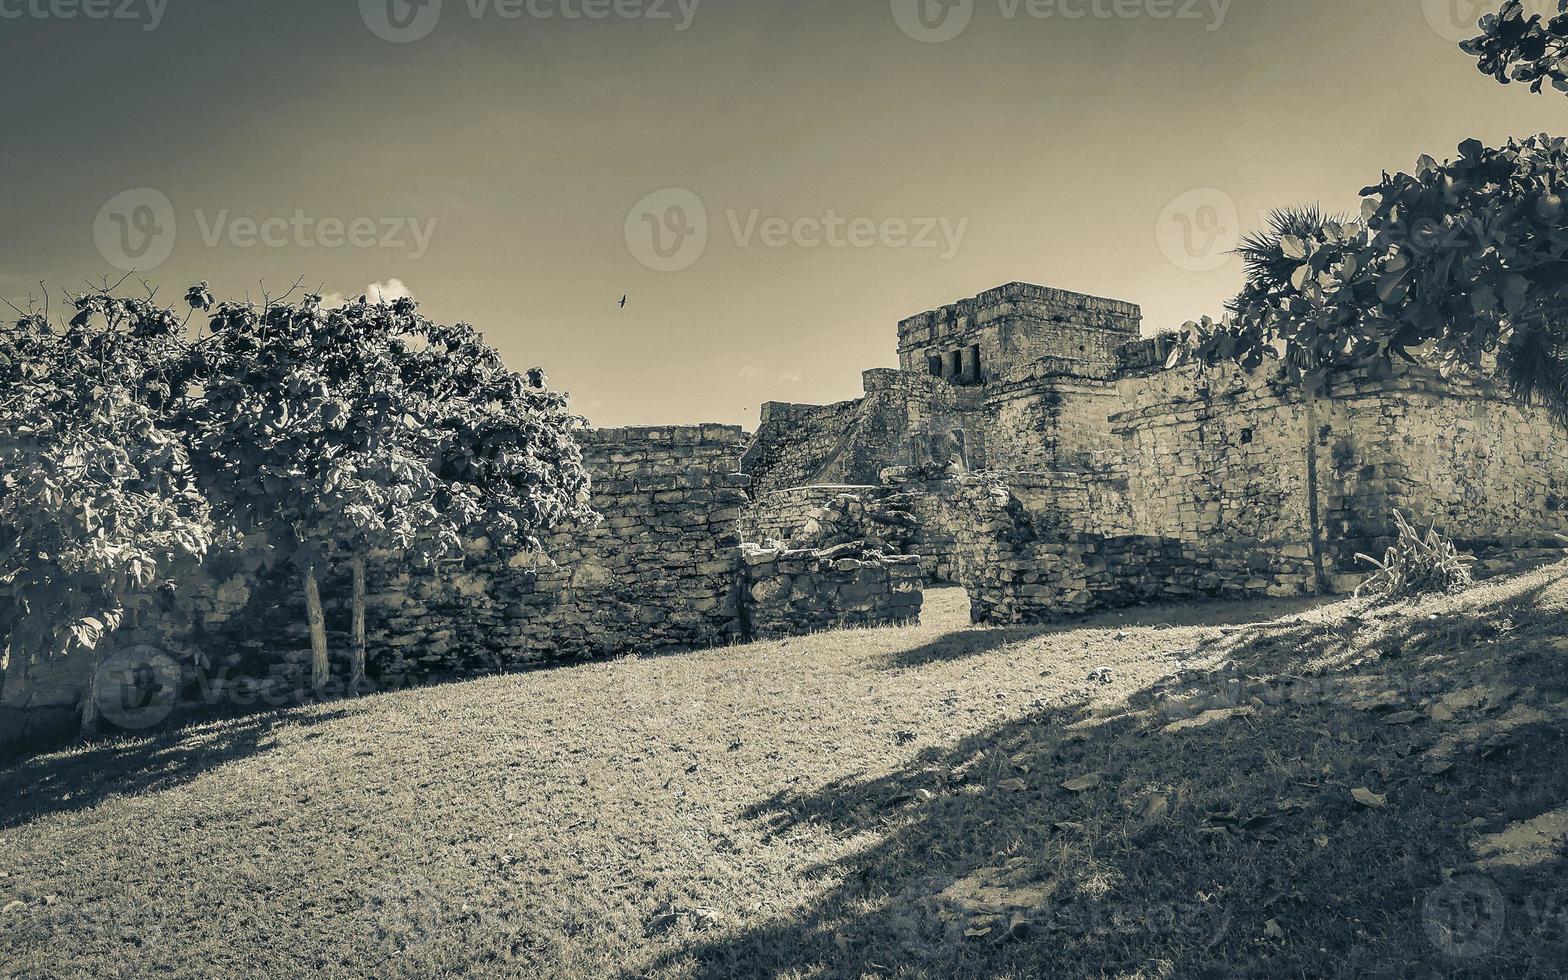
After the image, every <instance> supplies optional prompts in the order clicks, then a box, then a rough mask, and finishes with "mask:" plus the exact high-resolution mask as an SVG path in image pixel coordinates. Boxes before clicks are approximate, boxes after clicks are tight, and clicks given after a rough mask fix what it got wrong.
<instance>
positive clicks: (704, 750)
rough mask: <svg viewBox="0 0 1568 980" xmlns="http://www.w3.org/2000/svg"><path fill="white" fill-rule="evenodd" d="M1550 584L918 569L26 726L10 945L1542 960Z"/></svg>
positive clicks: (1517, 972)
mask: <svg viewBox="0 0 1568 980" xmlns="http://www.w3.org/2000/svg"><path fill="white" fill-rule="evenodd" d="M1565 609H1568V571H1565V570H1564V569H1563V568H1561V567H1558V568H1554V569H1548V570H1545V571H1542V572H1538V573H1535V574H1533V575H1529V576H1525V577H1522V578H1518V579H1510V580H1504V581H1501V582H1494V583H1489V584H1487V585H1485V586H1481V587H1478V588H1476V589H1472V590H1470V591H1469V592H1466V593H1464V594H1463V595H1461V596H1456V597H1446V598H1441V599H1435V600H1431V601H1429V602H1426V603H1424V604H1422V605H1419V606H1414V607H1395V608H1390V609H1378V610H1371V609H1369V608H1367V607H1366V606H1365V605H1364V604H1357V603H1354V602H1350V603H1339V604H1335V605H1328V606H1320V607H1316V608H1309V607H1308V606H1306V605H1303V604H1296V605H1295V606H1290V605H1288V604H1279V603H1275V604H1265V605H1250V606H1240V605H1213V606H1203V607H1194V608H1189V609H1167V610H1146V611H1140V612H1135V613H1129V614H1126V615H1124V616H1108V617H1103V618H1101V619H1099V620H1096V621H1094V622H1092V623H1089V624H1084V625H1080V626H1078V627H1076V628H1063V629H1011V630H973V629H969V628H968V627H967V626H966V625H964V623H963V618H962V609H961V596H955V595H954V594H953V593H937V594H934V595H933V596H931V597H930V608H929V611H928V617H927V619H928V621H927V625H925V626H922V627H920V628H915V629H906V630H880V631H869V632H856V633H840V634H827V635H822V636H817V637H811V638H806V639H799V640H794V641H788V642H777V643H764V644H756V645H751V646H746V647H738V648H734V649H729V650H719V651H711V652H707V653H697V654H685V655H680V656H668V657H652V658H641V659H623V660H619V661H615V662H611V663H601V664H591V665H584V666H578V667H567V668H560V669H555V670H550V671H541V672H537V673H532V674H527V675H521V676H513V677H504V678H495V679H490V680H484V681H478V682H473V683H467V684H462V685H451V686H446V687H440V688H431V689H425V690H416V691H405V692H401V693H397V694H388V695H384V696H380V697H375V698H369V699H364V700H360V701H352V702H341V703H335V704H328V705H322V706H318V707H313V708H307V709H302V710H297V711H291V712H287V713H284V714H281V715H270V716H257V717H252V718H246V719H240V720H235V721H226V722H222V723H213V724H209V725H205V726H199V727H195V728H191V729H187V730H185V731H183V732H177V733H170V734H165V735H159V736H156V737H153V738H149V739H143V740H139V741H132V742H114V743H103V744H98V745H94V746H89V747H86V748H82V749H79V750H76V751H72V752H67V753H60V754H54V755H47V756H42V757H38V758H35V759H32V760H28V761H26V762H23V763H20V764H17V765H15V766H13V767H12V768H9V769H3V770H0V785H3V786H4V788H5V790H4V797H3V799H0V828H3V829H0V909H3V911H0V974H3V975H6V976H23V977H68V976H72V977H74V976H88V975H92V976H105V977H115V976H124V977H141V976H151V975H161V976H180V977H198V976H200V977H207V976H235V975H272V976H303V975H307V974H311V975H325V976H409V977H444V976H518V975H523V976H527V975H550V976H595V977H597V976H622V977H637V976H660V977H664V976H670V977H686V976H698V977H713V978H718V977H729V976H777V977H801V978H804V977H816V976H851V977H858V976H889V977H891V976H911V977H913V976H922V977H923V976H933V977H934V976H954V975H966V976H998V977H1026V976H1027V977H1033V976H1041V975H1052V976H1114V977H1193V976H1216V975H1217V976H1226V975H1232V976H1236V975H1239V976H1332V975H1344V976H1378V975H1387V976H1396V975H1397V976H1404V975H1412V974H1424V975H1433V974H1436V975H1456V976H1457V975H1476V976H1482V975H1511V976H1526V977H1528V976H1541V977H1545V976H1559V975H1561V969H1562V967H1561V964H1563V963H1564V962H1568V890H1565V887H1564V885H1563V884H1561V882H1562V881H1563V865H1562V862H1563V857H1564V853H1563V846H1564V840H1565V838H1568V829H1565V828H1568V819H1565V816H1564V813H1565V810H1564V807H1565V805H1568V765H1565V763H1564V761H1563V760H1564V758H1565V755H1564V752H1563V748H1564V745H1563V742H1564V734H1565V732H1568V720H1565V709H1568V703H1565V698H1568V676H1565V672H1564V669H1563V668H1564V665H1565V662H1568V641H1564V640H1563V636H1564V632H1565V630H1564V625H1565V620H1564V613H1565ZM1249 622H1250V623H1257V625H1252V626H1247V627H1242V626H1240V624H1243V623H1249ZM1102 668H1105V669H1107V670H1104V671H1102ZM1091 674H1093V675H1094V677H1093V679H1091ZM1091 775H1098V777H1099V778H1098V784H1097V785H1091V786H1090V787H1089V788H1086V789H1082V790H1081V791H1079V792H1072V791H1069V790H1066V789H1063V788H1062V786H1061V784H1062V783H1063V782H1066V781H1069V780H1073V779H1076V778H1079V777H1087V776H1091ZM1084 782H1085V783H1087V784H1094V783H1095V780H1093V779H1087V780H1084ZM1358 789H1364V790H1366V791H1369V792H1370V793H1371V794H1374V795H1372V796H1366V795H1365V794H1363V799H1366V800H1369V801H1370V802H1372V803H1373V804H1374V805H1373V806H1371V807H1368V806H1366V805H1364V804H1362V803H1358V802H1356V800H1355V798H1354V797H1353V795H1352V791H1353V790H1358ZM1378 799H1383V800H1385V801H1386V802H1385V803H1384V804H1383V805H1381V806H1377V805H1375V804H1376V801H1377V800H1378ZM1450 879H1451V880H1450ZM1453 928H1457V929H1458V931H1457V932H1454V931H1452V929H1453Z"/></svg>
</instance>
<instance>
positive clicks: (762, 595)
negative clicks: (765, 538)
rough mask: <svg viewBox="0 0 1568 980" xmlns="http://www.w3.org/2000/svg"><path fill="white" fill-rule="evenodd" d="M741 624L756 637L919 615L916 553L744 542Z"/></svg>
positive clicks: (890, 621) (904, 619) (910, 620)
mask: <svg viewBox="0 0 1568 980" xmlns="http://www.w3.org/2000/svg"><path fill="white" fill-rule="evenodd" d="M745 565H746V572H745V583H746V589H747V596H748V598H747V602H746V605H745V615H746V628H747V632H748V634H749V635H750V636H752V637H754V638H756V639H770V638H773V637H781V636H795V635H799V634H803V633H815V632H819V631H821V630H825V629H842V628H854V627H871V626H888V625H899V624H904V623H913V622H916V621H918V620H919V619H920V607H921V602H922V592H921V582H922V578H923V577H922V575H921V571H920V563H919V560H918V559H916V558H913V557H895V558H884V557H879V556H874V557H869V558H868V557H864V556H861V557H856V556H853V555H851V554H849V553H848V552H847V551H845V550H844V549H838V550H836V551H834V550H830V551H817V550H811V549H803V550H784V549H769V548H759V547H755V546H751V545H748V546H747V547H746V555H745Z"/></svg>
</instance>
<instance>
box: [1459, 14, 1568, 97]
mask: <svg viewBox="0 0 1568 980" xmlns="http://www.w3.org/2000/svg"><path fill="white" fill-rule="evenodd" d="M1557 6H1558V11H1559V13H1558V16H1556V17H1554V18H1552V19H1551V20H1550V21H1545V20H1543V18H1542V17H1541V15H1540V14H1532V15H1530V16H1529V17H1526V16H1525V9H1524V4H1523V3H1522V2H1521V0H1507V2H1506V3H1504V4H1503V5H1502V8H1501V9H1500V10H1498V12H1497V13H1495V14H1487V15H1486V16H1485V17H1482V18H1481V21H1480V25H1479V26H1480V28H1481V33H1480V34H1479V35H1477V36H1476V37H1473V38H1470V39H1469V40H1467V41H1465V42H1463V43H1462V44H1461V45H1460V47H1461V48H1462V49H1463V50H1464V52H1465V53H1466V54H1468V55H1471V56H1473V57H1475V58H1476V59H1477V64H1478V67H1479V68H1480V69H1481V71H1482V73H1483V74H1487V75H1491V76H1492V77H1494V78H1496V79H1497V80H1498V81H1499V82H1501V83H1502V84H1504V85H1508V84H1511V83H1513V82H1521V83H1523V84H1526V85H1528V86H1530V91H1532V92H1534V93H1536V94H1537V95H1539V94H1540V93H1541V91H1542V89H1543V88H1544V87H1545V86H1546V83H1547V82H1550V83H1551V84H1552V87H1553V88H1554V89H1556V90H1557V91H1559V92H1564V93H1568V0H1558V4H1557Z"/></svg>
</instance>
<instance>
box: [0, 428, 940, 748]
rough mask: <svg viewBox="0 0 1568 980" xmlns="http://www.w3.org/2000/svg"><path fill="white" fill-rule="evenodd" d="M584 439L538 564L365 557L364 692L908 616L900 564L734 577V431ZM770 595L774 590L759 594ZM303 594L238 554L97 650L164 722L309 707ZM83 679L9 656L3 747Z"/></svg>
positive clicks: (508, 554)
mask: <svg viewBox="0 0 1568 980" xmlns="http://www.w3.org/2000/svg"><path fill="white" fill-rule="evenodd" d="M581 440H582V442H583V450H584V457H585V461H586V462H587V465H588V467H589V469H590V471H591V473H592V474H593V478H594V491H593V492H594V496H593V505H594V507H595V509H596V510H597V511H598V512H599V513H600V514H601V515H602V517H603V520H602V522H601V523H599V524H598V525H597V526H594V527H591V528H567V529H561V530H559V531H558V532H555V533H552V534H550V535H548V536H547V537H546V538H545V540H544V544H545V552H544V553H543V554H536V553H528V552H520V551H512V550H508V549H503V548H499V547H497V546H495V545H494V544H493V543H492V542H489V541H483V540H480V541H474V542H471V543H470V544H469V545H468V547H467V549H466V552H465V554H464V555H463V556H462V557H460V558H457V559H454V560H451V561H448V562H445V563H443V564H442V565H441V566H440V567H439V568H436V569H434V570H419V569H411V568H408V567H406V566H404V565H403V564H402V563H400V562H398V561H396V560H394V559H393V558H392V557H391V556H373V558H372V561H371V563H370V567H369V569H368V572H369V587H370V588H369V595H368V600H367V619H368V626H369V629H368V634H369V636H368V639H369V650H368V655H369V666H370V673H371V679H370V683H371V685H372V686H373V687H374V688H375V689H385V688H387V687H396V686H401V685H403V684H407V683H413V682H418V681H420V680H422V679H425V678H451V677H468V676H475V675H480V674H487V673H493V672H498V671H506V670H512V669H516V668H519V667H523V666H527V665H532V664H538V663H544V662H549V661H555V660H562V659H570V658H578V657H586V656H603V655H610V654H618V653H624V652H631V651H653V650H672V649H686V648H693V647H708V646H714V645H719V644H723V643H727V642H732V641H736V640H743V639H749V638H751V637H752V636H755V635H758V634H756V633H754V632H753V630H754V628H757V627H754V626H753V624H754V623H755V624H759V625H760V628H761V629H763V630H765V631H766V634H767V635H776V634H778V633H782V632H786V631H801V630H812V629H825V628H829V627H831V626H833V625H836V624H841V623H843V624H853V625H874V624H881V623H889V622H904V621H907V620H909V619H911V618H913V617H917V616H918V615H919V607H920V595H919V591H918V581H917V582H916V583H915V584H914V585H913V587H911V583H910V580H909V574H908V570H909V569H914V572H913V574H914V575H915V576H916V577H917V578H918V566H917V564H916V563H915V562H916V560H915V559H896V558H894V559H884V558H881V557H879V556H869V557H852V556H849V555H847V554H843V553H830V554H829V555H827V556H825V557H822V556H816V553H814V552H812V553H803V554H794V555H791V558H790V564H787V565H775V566H774V567H772V568H770V569H769V568H761V566H759V565H756V564H747V562H746V561H745V558H744V555H743V552H742V549H741V540H740V539H741V534H740V519H741V513H742V510H743V508H745V507H746V506H747V505H748V504H749V498H748V496H747V494H746V492H745V487H746V486H747V484H748V483H749V482H750V480H749V478H748V477H746V476H743V475H742V474H740V473H739V472H737V469H738V461H739V457H740V453H741V449H742V447H743V445H744V435H743V433H742V432H741V430H740V429H739V428H733V427H726V426H686V427H657V428H643V429H615V430H601V431H595V432H588V433H583V434H581ZM851 560H853V562H854V564H853V565H851V564H850V563H849V562H850V561H851ZM797 566H798V567H797ZM759 568H760V569H761V570H757V569H759ZM347 579H348V576H347V574H346V572H343V571H334V572H332V573H329V574H328V575H327V576H325V577H324V581H323V593H324V595H323V599H324V602H325V605H326V614H327V623H326V625H327V629H328V639H329V644H330V646H331V648H332V651H333V654H334V670H335V674H336V675H337V676H338V677H339V678H342V677H343V676H345V675H346V673H347V671H346V667H347V651H348V646H349V619H350V610H349V605H348V595H347V587H348V581H347ZM781 581H783V582H787V584H788V586H789V590H788V592H787V593H781V592H779V591H778V590H777V589H776V588H773V587H767V588H761V589H760V591H759V590H758V587H759V586H763V585H765V583H766V582H773V583H774V585H777V584H778V583H779V582H781ZM754 591H756V592H758V594H761V595H764V596H765V597H766V601H765V602H764V604H763V607H762V608H760V609H757V610H753V609H751V608H750V607H751V605H752V603H753V598H752V597H753V593H754ZM300 593H301V590H300V588H299V580H298V575H297V573H296V572H295V571H294V570H293V569H291V568H289V567H288V566H286V565H271V564H269V556H268V555H267V554H266V551H265V549H264V548H262V547H260V546H259V545H258V544H257V543H255V542H251V543H250V546H248V547H246V548H243V549H240V550H238V551H236V552H233V553H224V554H218V555H214V556H212V557H211V558H209V560H208V561H207V562H206V563H205V564H204V565H202V566H199V567H190V568H183V569H179V570H177V571H176V572H174V573H173V574H172V575H171V576H169V578H168V580H167V582H166V587H165V588H163V589H160V590H159V592H158V593H157V594H156V595H153V596H148V597H145V598H144V599H142V600H141V601H139V602H138V603H137V604H136V608H135V610H134V614H133V615H132V616H131V617H130V618H129V620H128V626H127V627H126V628H124V629H122V630H121V631H120V632H119V633H117V634H115V635H114V636H112V637H109V638H108V639H107V640H106V641H105V644H104V649H105V650H106V651H107V652H109V653H110V654H111V655H118V653H119V652H121V651H129V653H128V654H127V655H130V654H135V655H136V656H139V657H142V659H143V660H145V661H147V662H146V663H143V662H140V661H138V662H137V663H135V664H127V665H126V670H124V671H121V673H125V674H126V675H127V676H130V674H131V673H137V674H138V675H140V674H144V673H146V670H147V669H153V672H154V673H155V674H157V675H158V676H160V677H162V676H165V675H167V676H169V677H172V678H173V679H172V680H167V681H166V682H160V690H163V691H164V694H166V695H167V696H168V697H169V698H170V700H171V701H173V702H174V706H173V708H172V709H171V710H172V711H173V712H174V713H176V714H177V713H178V712H180V711H184V710H210V709H213V708H218V707H231V706H232V707H241V708H243V707H246V706H250V705H255V704H264V705H284V704H289V703H292V702H294V701H297V700H300V699H303V698H305V697H309V696H310V695H308V694H307V693H305V691H304V687H305V685H306V683H307V681H308V671H309V660H310V643H309V636H308V630H307V628H306V624H305V617H304V609H303V600H302V598H301V594H300ZM797 593H798V594H797ZM814 617H815V618H814ZM137 651H141V652H139V653H138V652H137ZM121 659H123V658H121ZM149 665H150V667H149ZM90 669H91V659H90V658H86V657H80V656H74V657H70V658H64V659H53V660H45V661H42V662H38V663H28V662H26V661H25V660H24V658H21V657H16V658H13V660H12V662H11V663H10V664H9V665H8V668H7V670H6V671H5V673H4V675H3V686H0V748H4V747H6V746H8V745H15V744H19V743H24V742H30V743H36V742H47V741H50V740H53V739H56V738H59V737H61V736H69V735H70V734H71V733H72V732H74V731H75V724H76V719H77V717H78V715H79V710H80V702H81V699H82V696H83V692H84V690H85V689H86V688H87V686H88V682H89V672H90ZM116 676H117V675H116ZM340 683H341V682H340ZM138 696H139V695H138ZM166 714H167V713H166Z"/></svg>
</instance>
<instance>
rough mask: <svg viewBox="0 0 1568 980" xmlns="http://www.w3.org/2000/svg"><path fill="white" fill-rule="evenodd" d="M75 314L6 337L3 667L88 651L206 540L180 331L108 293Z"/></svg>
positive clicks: (89, 299)
mask: <svg viewBox="0 0 1568 980" xmlns="http://www.w3.org/2000/svg"><path fill="white" fill-rule="evenodd" d="M74 306H75V315H74V317H73V318H72V319H71V320H70V322H69V324H67V325H65V326H64V328H63V329H57V328H56V327H54V326H53V325H51V323H50V322H49V319H48V317H47V315H46V314H36V313H28V314H25V315H23V316H22V317H20V318H19V319H17V320H16V321H15V322H13V323H10V324H7V325H5V326H4V327H0V391H3V394H0V592H3V598H4V602H5V607H6V608H5V617H4V618H5V621H6V622H5V627H6V636H5V650H4V654H5V656H4V657H3V658H0V660H4V661H7V662H16V661H19V662H20V664H21V665H23V666H25V664H26V663H27V662H28V661H29V660H31V659H32V658H35V657H38V656H46V655H57V654H69V653H72V652H75V651H81V650H93V649H94V648H96V647H97V646H98V644H99V642H100V640H101V639H102V638H103V636H104V635H105V634H106V633H107V632H109V631H111V630H113V629H114V628H116V627H117V626H118V625H119V624H120V622H121V619H122V617H123V615H124V612H125V603H126V600H127V598H128V597H129V596H131V595H133V594H135V593H138V592H143V591H145V590H148V589H150V588H151V587H152V586H153V585H154V583H155V580H156V579H157V577H158V575H159V574H160V573H162V572H164V571H166V570H167V566H168V565H169V564H170V563H171V562H174V561H176V560H179V559H182V558H188V559H199V558H201V557H202V556H203V555H204V554H205V553H206V552H207V550H208V548H209V546H210V545H211V543H212V538H213V527H212V521H211V513H210V508H209V507H208V503H207V500H206V498H205V496H204V495H203V494H202V492H201V488H200V486H199V485H198V483H197V480H196V475H195V471H194V469H193V468H192V466H191V461H190V457H189V454H188V452H187V449H186V446H185V444H184V442H183V440H182V439H181V438H180V435H179V433H178V431H177V429H176V428H175V427H174V426H173V425H172V424H171V420H172V418H173V416H174V414H175V413H176V412H177V411H178V408H179V406H180V404H181V402H182V400H183V398H184V397H185V394H186V389H187V386H188V383H189V380H190V370H189V358H188V349H187V345H186V343H185V340H184V337H183V328H184V324H183V322H182V321H181V319H180V318H179V317H178V316H176V315H175V314H174V313H172V312H171V311H169V310H167V309H163V308H160V307H158V306H156V305H154V304H153V302H152V301H151V299H150V298H149V299H145V300H143V299H125V298H115V297H112V296H110V295H109V294H108V292H107V290H106V291H103V292H95V293H90V294H87V295H83V296H80V297H77V298H76V299H75V300H74ZM95 674H96V670H95ZM92 700H93V699H92V697H91V694H89V696H88V697H87V698H86V699H85V701H84V707H83V712H84V714H83V723H84V727H86V728H88V729H90V728H91V726H92Z"/></svg>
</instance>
